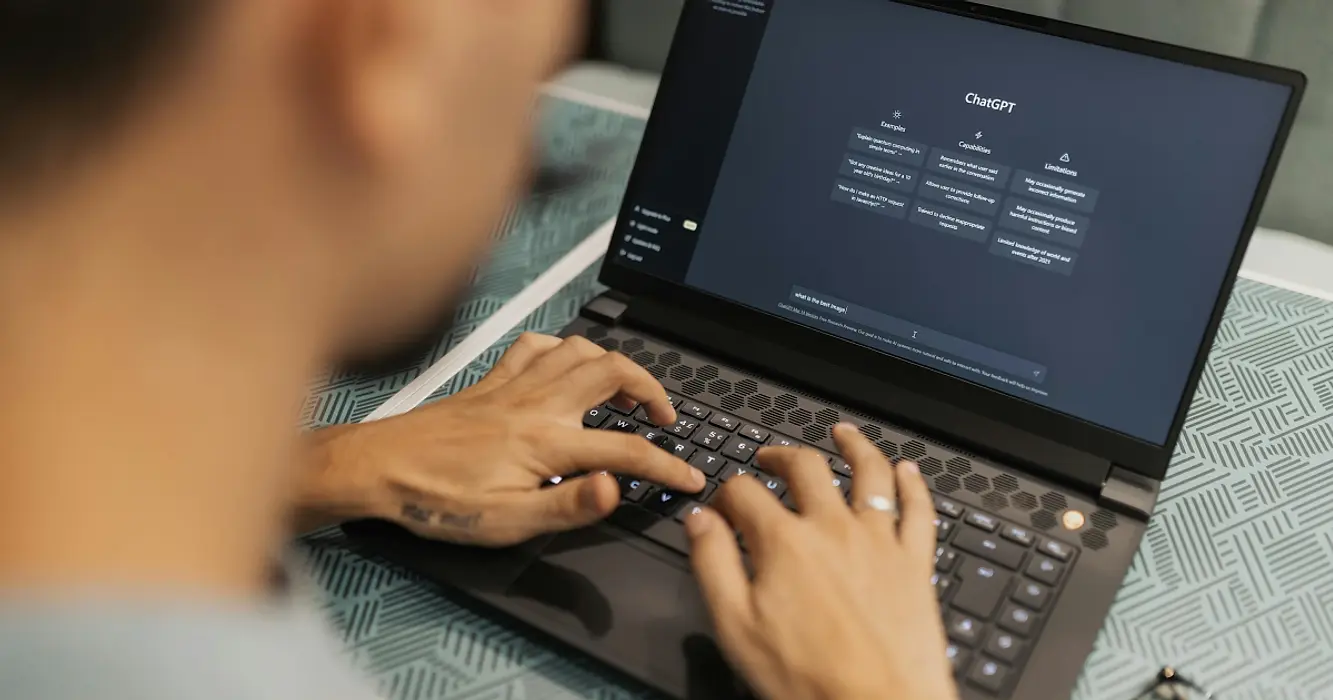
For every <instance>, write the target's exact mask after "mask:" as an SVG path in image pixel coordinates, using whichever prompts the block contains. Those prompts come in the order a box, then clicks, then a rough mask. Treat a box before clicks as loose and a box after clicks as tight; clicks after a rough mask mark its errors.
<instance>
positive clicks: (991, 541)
mask: <svg viewBox="0 0 1333 700" xmlns="http://www.w3.org/2000/svg"><path fill="white" fill-rule="evenodd" d="M953 545H954V546H955V547H957V548H958V549H961V550H963V551H964V552H967V553H968V554H975V555H977V556H979V557H981V558H982V559H988V560H990V561H993V562H995V563H997V564H1000V565H1002V566H1005V567H1008V568H1010V569H1014V570H1015V571H1017V570H1018V565H1019V564H1022V563H1023V555H1025V554H1027V550H1026V549H1024V548H1023V547H1019V546H1018V545H1016V544H1014V543H1012V542H1009V541H1008V540H1003V539H1000V536H999V535H997V534H994V533H989V532H982V531H981V530H978V529H976V528H974V527H965V528H962V530H961V532H959V533H958V537H956V538H955V539H954V541H953Z"/></svg>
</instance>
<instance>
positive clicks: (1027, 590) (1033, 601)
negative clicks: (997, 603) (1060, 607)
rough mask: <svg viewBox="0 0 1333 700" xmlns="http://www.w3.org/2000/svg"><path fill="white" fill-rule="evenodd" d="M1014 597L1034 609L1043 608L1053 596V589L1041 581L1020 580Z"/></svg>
mask: <svg viewBox="0 0 1333 700" xmlns="http://www.w3.org/2000/svg"><path fill="white" fill-rule="evenodd" d="M1012 597H1013V599H1014V600H1016V601H1018V602H1019V603H1021V604H1023V605H1026V606H1027V607H1029V608H1032V609H1033V610H1041V609H1042V608H1045V607H1046V601H1047V600H1050V598H1051V589H1049V588H1047V587H1045V586H1043V585H1041V584H1039V583H1033V582H1031V581H1019V583H1018V587H1017V588H1015V589H1014V595H1013V596H1012Z"/></svg>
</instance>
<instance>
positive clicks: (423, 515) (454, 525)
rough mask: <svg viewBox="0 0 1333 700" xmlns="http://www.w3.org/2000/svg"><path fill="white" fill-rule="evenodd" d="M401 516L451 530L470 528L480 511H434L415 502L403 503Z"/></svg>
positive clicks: (475, 521)
mask: <svg viewBox="0 0 1333 700" xmlns="http://www.w3.org/2000/svg"><path fill="white" fill-rule="evenodd" d="M403 517H404V518H405V519H407V520H410V521H412V522H414V523H420V524H422V525H437V526H439V527H444V528H449V529H452V530H471V529H472V528H473V527H475V526H476V525H477V522H478V521H479V520H481V514H480V513H461V514H460V513H435V512H434V511H431V510H428V509H426V508H422V507H421V506H419V505H416V504H415V503H404V504H403Z"/></svg>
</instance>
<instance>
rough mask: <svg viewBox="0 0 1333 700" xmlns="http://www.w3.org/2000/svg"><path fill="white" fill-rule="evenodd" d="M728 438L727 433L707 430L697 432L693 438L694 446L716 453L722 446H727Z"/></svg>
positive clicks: (711, 429)
mask: <svg viewBox="0 0 1333 700" xmlns="http://www.w3.org/2000/svg"><path fill="white" fill-rule="evenodd" d="M729 437H731V435H730V434H729V433H724V432H722V431H721V430H716V429H713V428H709V429H708V430H701V431H699V433H698V434H697V435H695V436H694V444H696V445H698V446H699V447H702V448H704V449H705V450H710V451H713V452H717V451H718V450H720V449H722V446H723V445H725V444H727V438H729Z"/></svg>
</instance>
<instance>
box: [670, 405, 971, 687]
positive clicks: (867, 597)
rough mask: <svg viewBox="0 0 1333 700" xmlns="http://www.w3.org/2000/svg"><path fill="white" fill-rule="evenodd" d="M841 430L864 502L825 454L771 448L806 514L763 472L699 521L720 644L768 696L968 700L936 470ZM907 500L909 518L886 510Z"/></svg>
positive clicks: (693, 530) (732, 487) (699, 556)
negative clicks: (956, 678) (933, 477)
mask: <svg viewBox="0 0 1333 700" xmlns="http://www.w3.org/2000/svg"><path fill="white" fill-rule="evenodd" d="M834 438H835V439H836V440H837V442H838V447H839V448H840V449H841V451H842V456H843V457H844V458H846V460H847V462H848V464H850V465H852V468H853V470H854V471H855V478H854V479H853V481H852V489H853V493H852V502H853V504H855V505H854V507H852V508H848V507H847V504H846V503H845V502H844V501H843V496H842V492H841V491H840V490H839V489H837V488H836V487H835V486H834V485H833V483H832V479H831V478H830V472H829V469H828V465H827V464H826V463H825V462H824V460H823V459H822V458H821V457H820V456H819V455H817V454H815V453H814V452H810V451H808V450H806V451H798V450H790V449H781V450H765V451H762V452H760V454H759V460H760V462H761V465H762V466H763V468H764V469H765V470H769V471H771V472H772V473H774V474H777V475H779V476H781V477H783V478H784V479H786V481H787V483H788V485H789V488H790V489H791V493H792V495H793V497H794V498H795V500H796V505H797V507H798V508H799V509H800V514H799V515H798V514H795V513H791V512H790V511H788V510H787V509H786V508H785V507H783V505H782V504H781V503H779V502H778V500H777V499H776V498H774V497H773V496H772V494H771V493H770V492H769V491H768V489H765V488H764V487H763V486H762V485H761V484H760V483H759V482H758V481H757V480H755V479H732V480H731V482H730V483H728V484H727V486H726V487H725V488H723V489H722V491H721V500H720V502H719V509H720V511H721V515H719V514H718V513H717V512H714V511H711V510H708V509H705V510H704V511H703V512H701V513H699V514H698V515H694V516H691V517H690V518H689V519H688V520H687V526H688V528H689V531H690V534H691V539H692V540H693V563H694V570H695V572H696V574H697V575H698V577H699V582H700V585H701V587H702V590H703V593H704V597H705V599H706V600H707V601H708V606H709V609H710V611H711V613H712V615H713V618H714V621H715V623H716V628H717V634H718V639H719V642H720V644H721V646H722V648H723V650H724V651H725V652H726V653H727V655H728V657H729V658H730V660H731V662H732V663H733V664H734V665H735V666H736V668H737V669H738V670H739V671H740V672H741V673H742V674H743V675H744V676H745V678H746V679H747V680H748V681H749V682H750V684H751V685H752V687H753V688H754V689H755V690H756V691H758V692H759V694H760V695H762V696H763V697H765V698H768V700H788V699H791V700H796V699H798V698H838V700H880V699H882V698H896V699H899V700H948V699H949V698H954V697H957V691H956V689H955V688H954V685H953V680H952V677H951V674H950V671H949V664H948V662H947V660H946V659H945V653H944V651H945V639H944V628H943V625H942V624H941V623H940V611H939V606H938V604H937V603H936V600H935V591H934V589H933V587H932V586H931V584H930V576H931V573H932V572H933V568H934V564H933V561H932V556H933V554H934V551H935V525H934V515H935V508H934V505H933V503H932V501H931V497H930V492H929V491H928V490H927V489H926V484H925V481H924V480H923V479H922V478H921V475H920V474H919V473H918V472H917V469H916V467H915V465H913V464H910V463H906V462H904V463H901V464H899V465H898V467H897V469H896V470H895V469H894V467H892V466H890V465H889V464H888V462H887V461H886V460H885V459H884V457H883V456H882V455H881V454H880V453H879V451H878V450H877V449H876V448H875V447H874V446H873V445H871V444H870V442H869V441H868V440H866V439H865V438H864V437H862V436H861V434H860V433H859V432H858V431H857V430H856V428H854V427H851V426H839V427H838V428H836V429H835V430H834ZM895 501H896V502H897V503H900V504H901V506H900V508H901V511H902V516H901V520H899V519H898V518H896V517H894V514H893V513H892V512H890V511H887V510H883V508H891V505H890V504H892V503H894V502H895ZM877 508H880V509H877ZM724 518H725V519H724ZM733 527H734V529H736V530H739V531H740V533H741V536H742V537H743V538H744V540H745V544H746V548H747V549H748V551H749V553H750V559H751V564H752V566H753V569H754V576H753V577H750V576H748V575H747V574H746V570H745V567H744V566H743V564H742V560H741V552H740V549H739V548H738V547H737V544H736V536H735V535H734V534H733Z"/></svg>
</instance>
